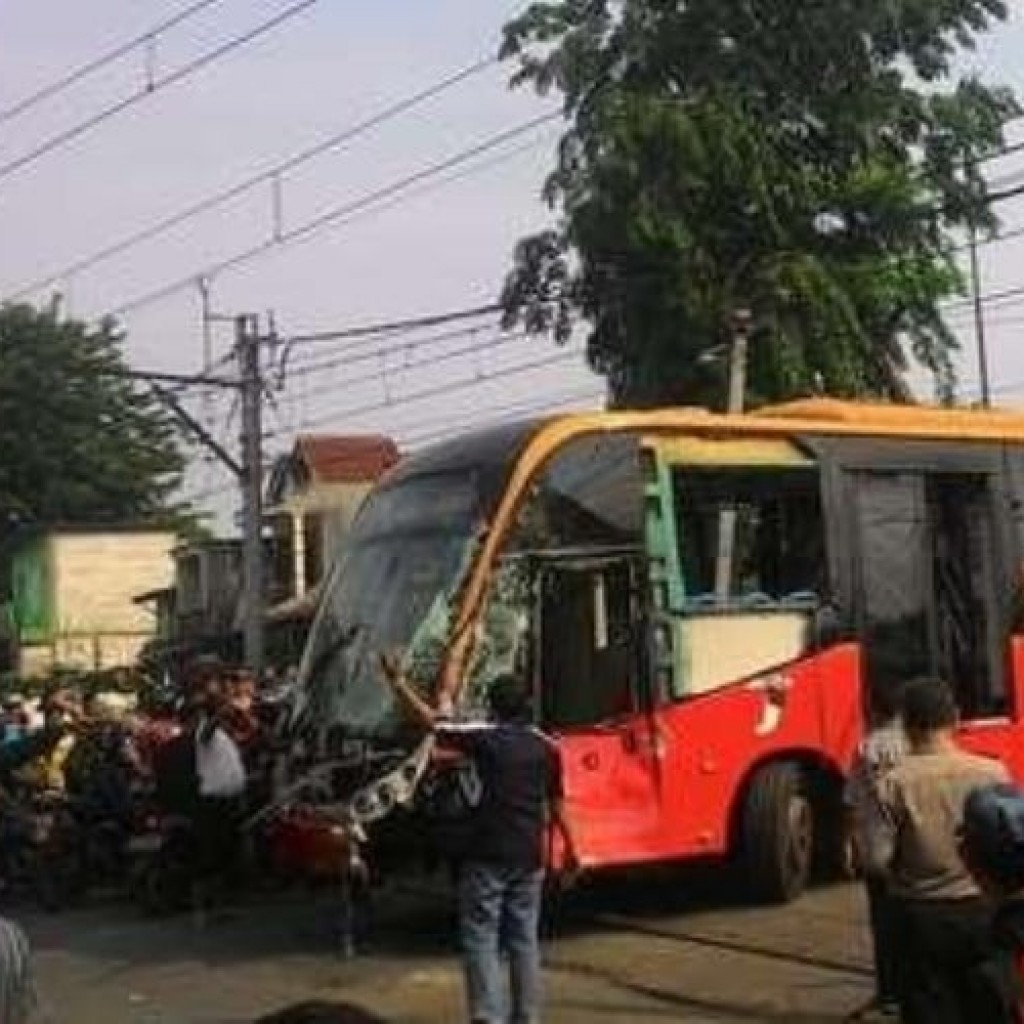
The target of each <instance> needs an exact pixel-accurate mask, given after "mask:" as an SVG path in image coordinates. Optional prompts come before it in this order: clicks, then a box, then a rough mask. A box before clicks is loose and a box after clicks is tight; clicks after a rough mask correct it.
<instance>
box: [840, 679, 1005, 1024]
mask: <svg viewBox="0 0 1024 1024" xmlns="http://www.w3.org/2000/svg"><path fill="white" fill-rule="evenodd" d="M874 710H875V714H876V720H875V722H874V724H873V727H872V729H871V730H870V732H869V733H868V735H867V737H866V738H865V741H864V743H863V745H862V747H861V751H860V755H859V757H858V760H857V763H856V764H855V765H854V769H853V772H852V773H851V777H850V780H849V784H848V789H847V803H848V807H849V811H850V824H851V840H852V844H851V849H852V850H853V853H854V856H855V860H856V867H858V868H859V870H860V872H861V873H862V874H863V877H864V879H865V883H866V887H867V894H868V906H869V911H870V922H871V929H872V938H873V941H874V949H875V965H876V971H875V975H876V983H877V992H876V997H875V999H874V1000H873V1002H872V1004H871V1006H870V1007H867V1008H865V1011H864V1014H863V1015H865V1016H866V1015H867V1013H868V1012H869V1011H870V1012H872V1013H875V1014H878V1015H880V1016H882V1017H890V1018H892V1019H899V1020H901V1021H903V1024H1020V1022H1021V1020H1024V1015H1022V1007H1024V1000H1022V985H1021V977H1022V975H1021V970H1020V968H1021V966H1022V963H1024V792H1022V791H1021V790H1019V789H1017V788H1016V787H1014V786H1013V785H1011V784H1010V780H1009V776H1008V774H1007V772H1006V769H1005V767H1004V766H1003V765H1002V764H1001V763H1000V762H998V761H995V760H992V759H989V758H985V757H979V756H976V755H973V754H970V753H967V752H966V751H965V750H963V749H962V748H961V747H960V746H959V745H958V743H957V741H956V738H955V730H956V727H957V724H958V713H957V707H956V702H955V699H954V696H953V693H952V691H951V689H950V688H949V687H948V686H947V685H946V684H945V683H943V682H942V681H940V680H937V679H915V680H912V681H910V682H907V683H905V684H903V685H899V686H895V685H894V686H891V687H889V688H888V689H887V691H886V692H884V693H880V694H878V695H877V696H876V699H875V702H874Z"/></svg>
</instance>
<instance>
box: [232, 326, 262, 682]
mask: <svg viewBox="0 0 1024 1024" xmlns="http://www.w3.org/2000/svg"><path fill="white" fill-rule="evenodd" d="M261 344H262V339H261V338H260V331H259V320H258V318H257V317H255V316H253V315H251V314H250V315H245V316H238V317H236V318H235V352H236V355H237V357H238V366H239V374H240V378H241V380H240V386H241V406H242V409H241V420H242V435H241V449H242V451H241V454H242V465H241V469H242V472H241V475H240V480H241V485H242V536H243V541H242V544H243V555H242V608H243V622H244V625H243V635H244V638H245V664H246V666H247V667H248V669H249V670H250V671H251V672H253V673H254V674H256V675H257V676H258V675H259V674H261V673H262V672H263V656H264V621H263V614H264V609H263V443H262V440H263V416H262V412H263V378H262V375H261V371H260V349H261Z"/></svg>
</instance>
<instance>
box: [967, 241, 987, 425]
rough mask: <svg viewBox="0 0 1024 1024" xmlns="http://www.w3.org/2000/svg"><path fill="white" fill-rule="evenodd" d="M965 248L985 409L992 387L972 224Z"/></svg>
mask: <svg viewBox="0 0 1024 1024" xmlns="http://www.w3.org/2000/svg"><path fill="white" fill-rule="evenodd" d="M967 248H968V250H969V252H970V255H971V296H972V298H973V301H974V339H975V342H976V343H977V346H978V376H979V377H980V378H981V404H982V406H983V407H984V408H986V409H987V408H989V406H991V405H992V387H991V382H990V380H989V375H988V343H987V340H986V338H985V300H984V297H983V296H982V294H981V264H980V262H979V260H978V229H977V228H976V227H975V226H974V225H973V224H972V225H971V236H970V240H969V242H968V245H967Z"/></svg>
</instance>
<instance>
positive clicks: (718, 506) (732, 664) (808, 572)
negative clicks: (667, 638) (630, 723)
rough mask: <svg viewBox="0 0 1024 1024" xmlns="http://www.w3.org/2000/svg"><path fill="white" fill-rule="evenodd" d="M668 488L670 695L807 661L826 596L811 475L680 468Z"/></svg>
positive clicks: (812, 471)
mask: <svg viewBox="0 0 1024 1024" xmlns="http://www.w3.org/2000/svg"><path fill="white" fill-rule="evenodd" d="M672 484H673V502H674V509H675V519H676V535H677V537H678V545H679V565H680V568H681V574H682V580H681V584H682V586H681V592H682V595H683V603H682V607H680V608H676V609H673V611H674V612H675V614H674V615H672V616H670V618H669V621H668V622H667V628H668V629H670V630H671V631H672V645H671V646H672V650H673V651H674V652H675V654H674V672H673V677H674V694H673V696H675V697H676V698H683V697H688V696H695V695H699V694H703V693H709V692H712V691H714V690H716V689H718V688H720V687H722V686H727V685H729V684H732V683H737V682H741V681H742V680H744V679H749V678H751V677H752V676H755V675H758V674H760V673H762V672H765V671H768V670H771V669H774V668H778V667H780V666H782V665H784V664H786V663H788V662H791V661H794V660H796V659H797V658H800V657H802V656H803V655H805V654H806V653H807V651H808V649H809V647H810V646H812V645H813V640H814V633H815V623H816V621H817V618H816V616H817V614H818V612H819V610H820V608H821V605H822V604H823V602H824V601H825V600H826V599H827V596H828V573H827V561H826V557H825V541H824V524H823V517H822V509H821V500H820V493H819V477H818V472H817V469H816V467H814V466H802V467H799V468H793V467H771V468H752V467H746V466H744V467H721V466H716V467H712V468H705V467H700V468H696V467H680V468H677V469H675V470H674V471H673V474H672Z"/></svg>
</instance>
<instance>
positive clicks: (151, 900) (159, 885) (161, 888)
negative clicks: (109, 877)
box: [132, 855, 192, 917]
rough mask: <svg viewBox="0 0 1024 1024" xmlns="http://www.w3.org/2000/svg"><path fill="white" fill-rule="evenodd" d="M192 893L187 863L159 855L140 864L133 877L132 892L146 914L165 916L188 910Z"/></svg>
mask: <svg viewBox="0 0 1024 1024" xmlns="http://www.w3.org/2000/svg"><path fill="white" fill-rule="evenodd" d="M191 894H192V873H191V871H190V870H189V867H188V864H186V863H185V862H183V861H181V860H178V859H177V858H175V857H174V856H167V855H160V856H157V857H155V858H154V859H153V860H151V861H149V862H148V863H146V864H143V865H140V867H139V870H138V872H137V873H136V875H135V877H134V878H133V880H132V896H133V898H134V900H135V902H136V903H137V904H138V906H139V908H140V909H141V910H142V912H143V913H144V914H146V915H147V916H149V917H167V916H168V915H171V914H178V913H181V912H182V911H184V910H187V909H188V907H189V903H190V897H191Z"/></svg>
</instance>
